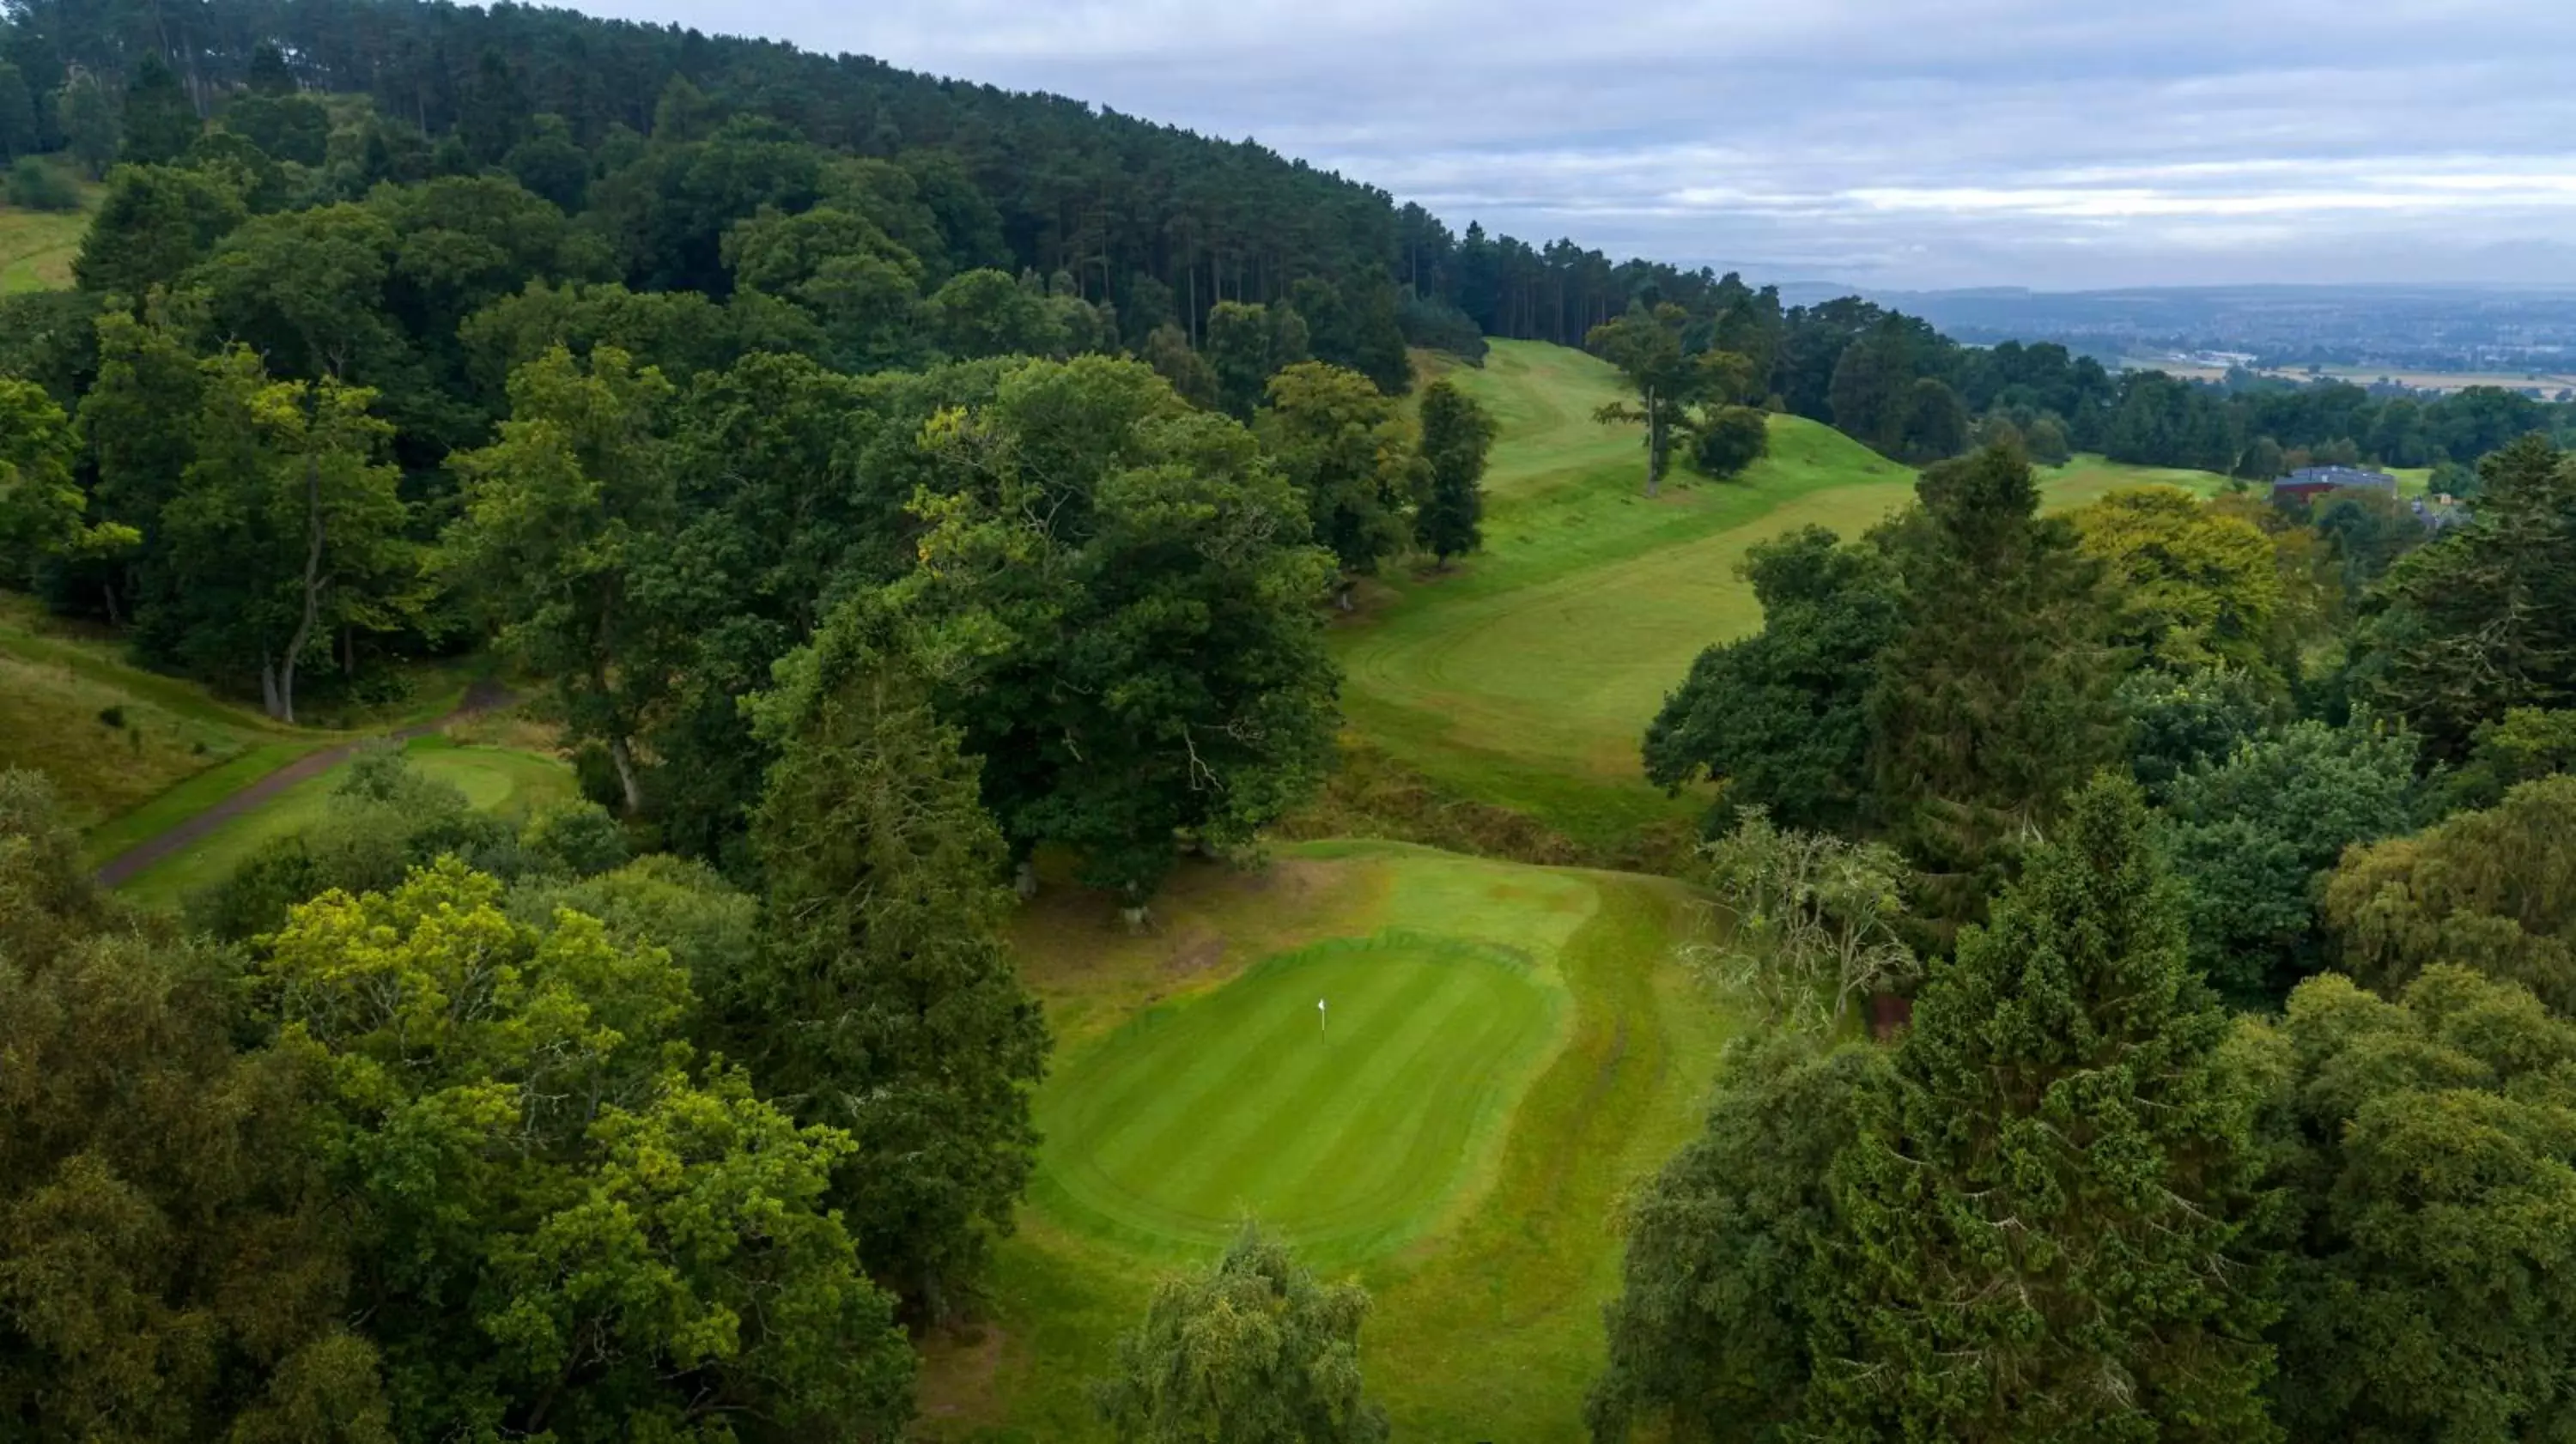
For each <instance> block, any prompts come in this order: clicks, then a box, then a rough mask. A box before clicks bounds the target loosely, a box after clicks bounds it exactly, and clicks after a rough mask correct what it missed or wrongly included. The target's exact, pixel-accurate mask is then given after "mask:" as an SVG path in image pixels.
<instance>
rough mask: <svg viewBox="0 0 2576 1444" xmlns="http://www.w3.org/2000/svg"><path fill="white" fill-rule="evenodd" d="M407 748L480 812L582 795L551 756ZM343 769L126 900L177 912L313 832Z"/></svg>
mask: <svg viewBox="0 0 2576 1444" xmlns="http://www.w3.org/2000/svg"><path fill="white" fill-rule="evenodd" d="M404 750H405V751H406V752H407V753H408V754H409V755H410V758H411V763H412V765H413V766H414V767H416V768H418V769H419V770H420V771H421V772H422V773H424V774H426V775H427V776H430V777H433V778H436V779H438V780H439V781H442V782H449V783H453V784H455V785H456V786H457V787H459V788H461V789H463V791H464V793H465V798H466V801H468V802H470V803H472V804H473V805H474V806H475V807H476V808H478V809H480V810H482V811H484V812H491V813H497V814H499V815H501V816H504V817H509V818H513V819H516V818H520V817H524V816H526V815H527V813H528V812H529V811H530V810H532V809H533V808H535V807H537V806H539V805H541V804H544V803H547V802H553V801H561V800H566V799H569V798H572V797H574V796H576V795H577V794H578V792H579V787H578V785H577V784H576V783H575V782H574V780H573V774H572V768H571V767H570V766H568V765H566V764H565V763H564V762H562V761H561V760H560V759H557V758H553V757H542V756H537V755H534V754H531V753H526V752H514V751H509V750H505V749H502V748H496V747H463V746H459V745H457V744H456V743H454V742H452V741H450V740H448V739H447V738H444V737H420V738H415V739H413V740H412V741H411V742H410V743H408V744H407V745H406V747H405V749H404ZM346 770H347V764H346V763H343V764H341V765H340V766H338V767H334V768H332V769H331V770H329V771H327V772H324V773H321V774H320V775H318V776H314V777H308V778H306V779H305V780H303V781H301V782H298V783H296V784H295V785H294V786H293V787H290V788H288V789H286V790H285V791H283V792H281V793H279V794H278V795H277V796H276V797H274V798H271V799H269V800H268V801H267V803H266V804H265V805H263V806H261V807H259V808H257V809H256V810H254V811H251V812H247V813H244V814H243V815H242V816H240V817H236V818H233V819H232V820H231V821H229V822H227V823H225V824H224V825H223V826H221V827H218V828H216V829H215V830H214V831H213V832H211V833H209V834H208V835H207V836H206V837H204V838H203V839H201V840H199V841H198V842H197V843H195V844H194V845H193V846H190V847H188V848H186V849H185V850H183V851H181V852H179V853H177V854H175V855H173V856H171V857H169V858H167V859H164V860H163V861H162V862H160V863H158V864H156V865H155V866H153V867H152V868H150V869H149V870H147V871H145V872H144V873H142V874H141V875H140V876H138V877H136V878H134V879H133V880H132V881H130V882H128V883H127V884H126V885H125V886H124V888H123V889H122V890H121V891H122V893H123V895H124V896H125V897H126V898H128V899H130V900H132V901H134V902H138V903H141V904H143V905H144V906H146V907H156V908H176V907H177V906H179V904H181V903H182V902H184V901H186V899H187V897H188V895H189V894H190V893H193V892H196V891H197V890H199V889H201V888H204V887H207V886H209V885H211V884H213V883H216V882H220V881H222V880H223V879H224V878H225V877H226V876H228V875H230V873H231V872H232V870H233V869H234V868H236V867H239V866H240V865H241V862H242V859H244V858H246V857H248V856H250V854H251V853H252V852H254V851H256V850H257V849H258V848H259V847H260V845H261V844H263V843H265V842H268V841H269V840H270V839H272V838H278V837H284V836H287V835H289V834H291V833H294V832H297V831H300V830H302V829H303V828H306V827H309V826H311V825H312V823H313V821H314V819H316V818H318V817H320V816H321V815H322V809H323V807H324V805H325V804H326V803H327V802H328V801H329V800H330V796H331V793H332V790H333V789H335V788H337V787H338V786H339V785H340V778H341V775H342V774H343V773H344V772H345V771H346ZM234 790H238V789H226V790H225V792H224V793H223V794H220V795H219V796H218V797H215V798H208V799H206V800H205V801H204V803H203V804H202V805H201V806H196V807H191V808H189V809H188V810H187V811H186V812H185V813H184V814H183V816H186V817H193V816H195V815H196V813H198V812H201V811H203V810H204V808H205V807H208V806H212V805H213V803H214V802H215V801H217V800H220V796H223V795H229V794H230V792H231V791H234ZM154 830H155V831H158V830H159V829H157V828H156V829H154ZM145 835H149V834H145Z"/></svg>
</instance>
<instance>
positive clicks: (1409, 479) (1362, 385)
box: [1253, 361, 1429, 609]
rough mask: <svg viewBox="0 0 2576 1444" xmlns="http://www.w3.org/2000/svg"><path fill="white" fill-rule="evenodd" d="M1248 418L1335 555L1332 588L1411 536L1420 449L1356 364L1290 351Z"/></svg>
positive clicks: (1423, 462) (1341, 593) (1345, 591)
mask: <svg viewBox="0 0 2576 1444" xmlns="http://www.w3.org/2000/svg"><path fill="white" fill-rule="evenodd" d="M1268 394H1269V404H1268V405H1266V406H1264V407H1263V408H1262V410H1261V414H1260V415H1259V417H1258V418H1256V420H1255V422H1254V428H1253V429H1254V432H1255V434H1257V435H1258V436H1259V437H1260V438H1261V446H1262V449H1263V450H1264V451H1265V452H1267V453H1268V454H1269V456H1270V459H1271V460H1272V461H1273V462H1274V463H1276V464H1277V466H1278V468H1279V470H1280V472H1281V474H1282V475H1284V476H1286V477H1287V478H1288V482H1289V484H1290V485H1292V486H1294V487H1296V488H1297V490H1298V492H1299V493H1300V494H1301V495H1303V496H1304V497H1305V498H1306V516H1307V521H1308V523H1309V526H1310V528H1311V534H1312V535H1313V536H1314V538H1315V540H1316V541H1317V542H1319V543H1321V544H1322V545H1324V546H1326V547H1328V548H1330V549H1331V550H1332V553H1333V558H1334V560H1335V561H1337V562H1339V563H1340V564H1341V582H1340V586H1339V587H1338V588H1337V589H1336V594H1337V596H1338V597H1339V598H1340V600H1341V604H1342V606H1343V607H1344V608H1345V609H1347V608H1348V607H1349V606H1350V589H1351V587H1352V585H1353V584H1354V583H1356V582H1357V581H1358V579H1359V578H1361V577H1363V576H1366V575H1368V574H1370V573H1372V572H1374V571H1376V570H1377V568H1378V563H1379V562H1380V561H1382V560H1384V559H1385V558H1387V557H1390V556H1393V555H1394V554H1395V553H1396V552H1397V551H1399V550H1401V549H1402V548H1403V547H1404V545H1405V544H1406V542H1407V541H1408V540H1409V539H1410V536H1411V527H1410V526H1409V525H1408V523H1409V521H1410V519H1411V518H1410V515H1409V513H1410V512H1411V510H1412V507H1413V505H1414V503H1415V502H1416V501H1417V500H1418V499H1419V497H1420V495H1421V493H1422V491H1423V489H1424V483H1425V481H1426V480H1427V476H1426V473H1427V472H1428V470H1429V466H1428V461H1429V458H1428V457H1427V456H1425V455H1421V454H1418V453H1417V452H1416V451H1415V449H1414V446H1413V443H1412V439H1411V438H1410V437H1408V436H1407V435H1406V434H1405V428H1404V424H1403V421H1402V419H1401V418H1400V417H1399V416H1398V415H1397V412H1396V407H1395V402H1394V401H1393V400H1392V399H1391V398H1389V397H1388V396H1386V395H1385V394H1384V393H1383V392H1380V391H1379V390H1378V389H1377V386H1376V385H1375V383H1373V382H1371V381H1370V380H1369V379H1368V378H1367V377H1365V376H1362V375H1361V374H1359V373H1358V372H1356V371H1345V370H1343V369H1342V368H1341V367H1338V366H1327V365H1325V364H1324V363H1323V362H1321V361H1300V362H1298V363H1297V364H1296V365H1294V366H1290V367H1288V368H1287V369H1285V370H1283V371H1281V372H1280V373H1279V374H1277V375H1275V376H1273V377H1271V378H1270V386H1269V393H1268Z"/></svg>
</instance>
